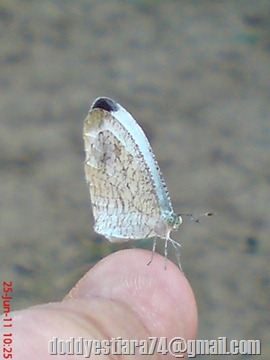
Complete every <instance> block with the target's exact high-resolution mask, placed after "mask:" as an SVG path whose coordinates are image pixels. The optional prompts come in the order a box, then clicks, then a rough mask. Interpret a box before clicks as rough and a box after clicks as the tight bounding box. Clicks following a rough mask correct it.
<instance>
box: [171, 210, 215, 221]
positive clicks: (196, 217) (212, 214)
mask: <svg viewBox="0 0 270 360" xmlns="http://www.w3.org/2000/svg"><path fill="white" fill-rule="evenodd" d="M178 215H180V216H186V217H188V218H189V220H191V221H194V222H196V223H199V222H200V219H199V217H201V216H214V215H216V213H214V212H206V213H204V214H199V215H198V216H194V215H193V214H178Z"/></svg>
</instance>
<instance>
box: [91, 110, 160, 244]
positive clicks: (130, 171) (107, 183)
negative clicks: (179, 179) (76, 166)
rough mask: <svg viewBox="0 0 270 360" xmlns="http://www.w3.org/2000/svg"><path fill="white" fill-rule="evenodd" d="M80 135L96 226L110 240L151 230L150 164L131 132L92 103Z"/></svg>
mask: <svg viewBox="0 0 270 360" xmlns="http://www.w3.org/2000/svg"><path fill="white" fill-rule="evenodd" d="M84 141H85V152H86V160H85V174H86V180H87V183H88V186H89V190H90V195H91V201H92V204H93V214H94V219H95V230H96V232H98V233H99V234H102V235H104V236H105V237H107V238H108V239H110V240H111V241H113V238H118V241H119V239H122V240H124V239H126V240H128V239H140V238H146V237H150V236H154V235H155V232H154V227H155V224H156V223H157V222H159V221H160V219H161V217H162V213H161V208H160V204H159V199H158V195H157V192H156V191H155V184H154V179H153V175H152V173H151V171H150V169H149V164H148V163H147V159H145V157H144V156H143V154H142V152H141V150H140V147H139V146H138V144H137V142H136V140H135V139H134V137H133V136H132V134H130V133H129V132H128V131H127V130H126V129H125V128H124V126H123V124H122V123H120V122H119V121H118V120H117V118H116V117H114V116H113V115H112V114H111V113H110V112H109V111H106V110H103V109H99V108H94V109H91V111H90V112H89V115H88V116H87V118H86V121H85V126H84ZM150 150H151V149H150ZM157 171H159V169H158V168H157ZM160 177H161V174H160ZM160 181H161V182H163V179H162V177H161V179H160ZM165 190H166V189H165ZM142 194H143V195H142Z"/></svg>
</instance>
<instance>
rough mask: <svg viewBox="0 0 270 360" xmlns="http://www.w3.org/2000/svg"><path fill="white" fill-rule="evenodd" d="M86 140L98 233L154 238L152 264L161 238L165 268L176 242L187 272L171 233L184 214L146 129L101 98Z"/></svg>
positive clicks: (92, 112)
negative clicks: (173, 197) (178, 211)
mask: <svg viewBox="0 0 270 360" xmlns="http://www.w3.org/2000/svg"><path fill="white" fill-rule="evenodd" d="M83 138H84V145H85V146H84V148H85V176H86V182H87V185H88V188H89V191H90V198H91V202H92V208H93V215H94V221H95V225H94V229H95V231H96V232H97V233H98V234H101V235H103V236H105V237H106V238H107V239H108V240H109V241H111V242H123V241H128V240H130V239H134V240H138V239H147V238H153V239H154V241H153V249H152V257H151V260H150V261H149V263H148V264H150V263H151V262H152V260H153V256H154V252H155V248H156V242H157V239H158V238H161V239H164V240H165V246H164V255H165V268H166V261H167V256H168V250H167V248H168V243H171V244H172V245H173V247H174V248H175V250H176V252H177V258H178V264H179V267H180V269H181V264H180V246H181V245H180V244H179V243H178V242H176V241H175V240H173V239H171V237H170V233H171V231H172V230H177V229H178V228H179V226H180V225H181V223H182V216H181V214H176V213H175V212H174V211H173V207H172V203H171V200H170V196H169V192H168V189H167V186H166V184H165V181H164V179H163V176H162V174H161V171H160V168H159V165H158V163H157V161H156V159H155V156H154V153H153V151H152V148H151V145H150V143H149V141H148V139H147V137H146V136H145V134H144V132H143V130H142V128H141V127H140V126H139V125H138V123H137V122H136V121H135V119H134V118H133V117H132V115H131V114H130V113H129V112H128V111H127V110H125V109H124V108H123V107H122V106H121V105H120V104H118V103H116V102H115V101H113V100H112V99H109V98H105V97H100V98H97V99H96V100H95V101H94V103H93V104H92V106H91V108H90V111H89V113H88V115H87V117H86V119H85V122H84V129H83ZM185 215H188V214H185ZM205 215H208V216H209V215H210V213H207V214H205ZM190 216H192V215H190ZM195 221H197V219H196V220H195Z"/></svg>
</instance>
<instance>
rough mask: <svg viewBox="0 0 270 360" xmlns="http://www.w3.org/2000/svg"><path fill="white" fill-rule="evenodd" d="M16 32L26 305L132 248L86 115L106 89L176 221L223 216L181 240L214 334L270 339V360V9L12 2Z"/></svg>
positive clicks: (13, 179) (7, 112) (6, 247)
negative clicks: (93, 185) (88, 158)
mask: <svg viewBox="0 0 270 360" xmlns="http://www.w3.org/2000/svg"><path fill="white" fill-rule="evenodd" d="M0 24H1V28H0V33H1V46H0V65H1V67H0V90H1V98H0V114H1V121H0V199H1V213H0V228H1V231H0V237H1V239H0V240H1V242H0V244H1V245H0V246H1V253H0V266H1V268H0V270H1V279H2V280H6V281H9V280H12V281H13V284H14V293H13V296H14V299H13V302H12V308H13V309H20V308H23V307H26V306H30V305H33V304H37V303H40V302H45V301H57V300H60V299H62V297H63V296H64V295H65V294H66V292H67V291H68V290H69V289H70V288H71V287H72V286H73V285H74V284H75V283H76V281H77V280H78V279H79V278H80V276H81V275H82V274H83V273H84V272H85V271H87V270H88V269H89V268H90V267H91V266H92V265H93V264H94V263H95V262H96V261H97V259H99V258H101V257H103V256H105V255H106V254H108V253H109V252H111V251H115V250H117V249H119V248H122V247H121V246H112V245H110V244H109V243H108V242H107V241H106V240H105V239H102V238H101V237H100V236H98V235H96V234H95V233H94V232H93V220H92V215H91V208H90V202H89V195H88V190H87V187H86V185H85V181H84V172H83V161H84V154H83V143H82V136H81V133H82V125H83V119H84V118H85V116H86V114H87V112H88V110H89V106H90V105H91V103H92V102H93V101H94V99H95V98H96V97H98V96H101V95H105V96H109V97H112V98H113V99H115V100H116V101H118V102H119V103H120V104H122V105H123V106H124V107H125V108H127V109H128V110H129V111H130V112H131V113H132V114H133V115H134V117H135V118H136V119H137V121H138V122H139V123H140V124H141V125H142V127H143V128H144V130H145V132H146V134H147V136H148V137H149V139H150V142H151V144H152V146H153V150H154V152H155V154H156V157H157V159H158V160H159V164H160V167H161V169H162V172H163V175H164V178H165V180H166V183H167V186H168V188H169V190H170V195H171V198H172V202H173V204H174V208H175V211H176V212H193V213H200V212H205V211H216V212H217V213H218V216H216V217H214V218H209V219H203V220H202V224H201V225H197V224H195V223H190V222H188V221H186V222H185V224H184V225H183V226H182V227H181V229H180V230H179V231H178V232H177V233H174V234H173V238H174V239H176V240H177V241H179V242H180V243H181V244H182V253H181V254H182V258H181V259H182V261H181V262H182V266H183V268H184V271H185V274H186V276H187V278H188V279H189V281H190V282H191V284H192V287H193V289H194V292H195V295H196V297H197V302H198V308H199V317H200V326H199V335H198V337H199V338H203V339H204V338H205V339H215V338H217V337H219V336H227V337H228V338H229V339H232V338H236V339H242V338H243V339H252V338H253V339H262V341H263V351H264V356H263V357H261V359H267V358H268V356H269V353H270V351H269V336H270V326H269V294H270V291H269V282H270V279H269V252H270V246H269V204H270V186H269V183H270V155H269V154H270V119H269V115H270V25H269V24H270V2H269V1H263V0H259V1H248V0H246V1H244V0H243V1H240V0H238V1H228V0H224V1H208V0H205V1H190V0H186V1H184V0H183V1H173V0H171V1H164V2H162V1H153V0H152V1H151V0H148V1H147V0H145V1H142V0H141V1H139V0H137V1H120V0H119V1H116V0H107V1H86V0H80V1H76V2H75V1H67V0H65V1H64V0H62V1H57V2H56V1H49V0H44V1H1V2H0ZM132 246H134V243H132V242H131V243H129V244H128V245H127V247H132ZM147 246H148V247H149V248H151V246H152V243H151V242H149V244H147ZM160 251H163V250H162V246H161V247H160ZM171 258H172V259H174V255H173V254H171ZM123 271H124V269H123ZM179 301H180V299H179ZM267 353H268V356H267ZM212 358H213V359H215V357H214V356H213V357H212ZM232 358H234V359H236V358H238V357H237V356H235V357H232Z"/></svg>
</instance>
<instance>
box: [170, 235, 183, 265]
mask: <svg viewBox="0 0 270 360" xmlns="http://www.w3.org/2000/svg"><path fill="white" fill-rule="evenodd" d="M169 240H170V242H171V244H172V245H173V247H174V249H175V251H176V257H177V262H178V267H179V269H180V270H181V271H183V269H182V266H181V263H180V247H181V245H180V244H179V243H178V242H177V241H174V240H173V239H171V238H169Z"/></svg>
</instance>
